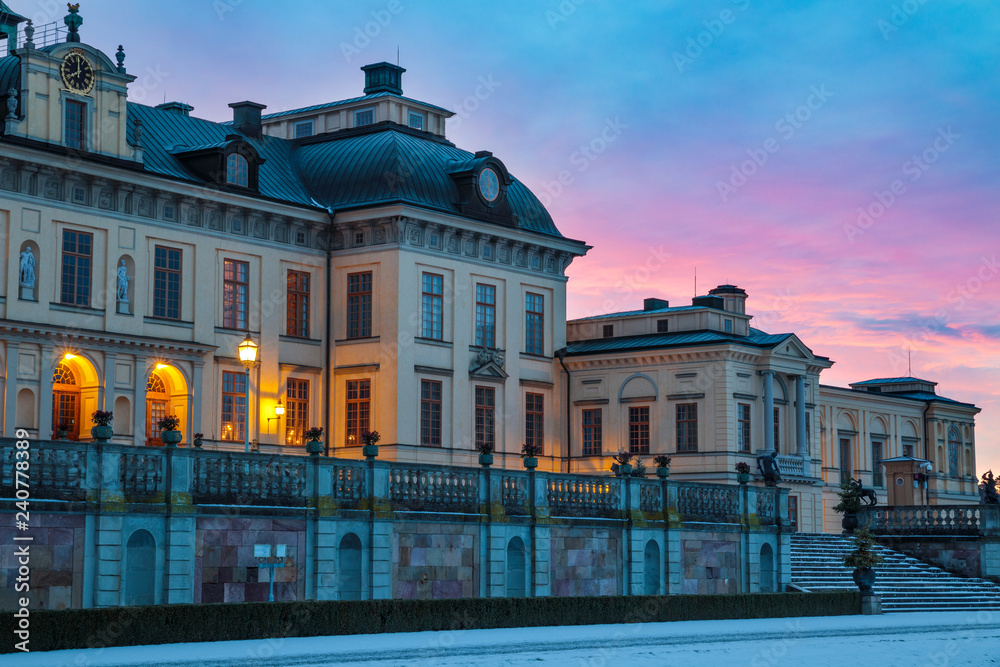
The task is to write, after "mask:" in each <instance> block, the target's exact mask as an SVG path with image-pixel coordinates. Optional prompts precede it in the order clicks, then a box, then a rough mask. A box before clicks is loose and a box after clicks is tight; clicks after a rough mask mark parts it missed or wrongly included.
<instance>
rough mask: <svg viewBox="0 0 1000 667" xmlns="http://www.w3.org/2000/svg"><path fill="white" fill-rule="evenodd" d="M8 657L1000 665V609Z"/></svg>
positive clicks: (11, 660) (104, 663) (299, 662)
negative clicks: (993, 610)
mask: <svg viewBox="0 0 1000 667" xmlns="http://www.w3.org/2000/svg"><path fill="white" fill-rule="evenodd" d="M0 665H18V666H19V667H20V666H22V665H23V666H24V667H34V666H38V667H42V666H44V667H56V666H62V665H66V666H73V667H82V666H87V667H110V666H112V665H131V666H139V665H176V666H184V667H195V665H206V666H208V667H230V666H232V667H248V666H258V665H260V666H268V667H270V666H275V667H279V666H285V665H293V666H296V667H308V666H311V665H317V666H318V665H324V666H325V665H366V666H368V667H378V666H381V665H416V666H421V667H424V666H426V667H432V666H433V667H437V666H439V665H441V666H453V665H475V666H476V667H489V666H492V665H503V666H504V667H508V666H513V665H579V666H581V667H602V666H605V665H629V666H632V665H669V666H673V665H677V666H678V667H703V666H704V667H708V666H711V667H719V666H723V665H726V666H728V665H749V666H750V667H771V666H775V665H788V666H799V665H803V666H808V667H825V666H827V665H830V666H832V665H836V666H837V667H843V666H844V665H875V666H877V667H891V666H895V665H906V666H907V667H910V666H913V667H923V666H925V665H926V666H933V667H944V666H948V667H955V666H957V665H968V666H975V667H983V666H984V665H1000V613H996V612H952V613H935V612H927V613H919V614H893V615H889V616H874V617H872V616H827V617H817V618H775V619H757V620H747V621H684V622H676V623H637V624H622V625H589V626H569V627H547V628H515V629H505V630H458V631H451V632H418V633H406V634H402V633H401V634H387V635H353V636H342V637H307V638H295V639H262V640H255V641H239V642H215V643H205V644H167V645H161V646H134V647H127V648H108V649H89V650H82V651H57V652H51V653H31V654H19V655H4V656H0Z"/></svg>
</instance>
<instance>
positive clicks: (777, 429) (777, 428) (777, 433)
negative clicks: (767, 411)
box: [774, 408, 781, 452]
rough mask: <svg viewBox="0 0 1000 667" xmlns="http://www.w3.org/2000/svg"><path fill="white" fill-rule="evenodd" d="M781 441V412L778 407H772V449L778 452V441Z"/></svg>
mask: <svg viewBox="0 0 1000 667" xmlns="http://www.w3.org/2000/svg"><path fill="white" fill-rule="evenodd" d="M780 442H781V412H780V410H779V409H778V408H775V409H774V451H776V452H780V451H781V448H780V447H778V443H780Z"/></svg>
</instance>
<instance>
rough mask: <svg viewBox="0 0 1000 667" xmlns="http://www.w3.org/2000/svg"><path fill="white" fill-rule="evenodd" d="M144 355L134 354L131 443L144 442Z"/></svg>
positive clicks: (138, 443) (139, 444) (145, 360)
mask: <svg viewBox="0 0 1000 667" xmlns="http://www.w3.org/2000/svg"><path fill="white" fill-rule="evenodd" d="M147 361H148V360H147V357H146V356H145V355H140V354H137V355H135V402H134V403H135V404H134V405H133V406H132V444H134V445H136V446H138V447H141V446H143V445H145V444H146V380H147V378H146V364H147Z"/></svg>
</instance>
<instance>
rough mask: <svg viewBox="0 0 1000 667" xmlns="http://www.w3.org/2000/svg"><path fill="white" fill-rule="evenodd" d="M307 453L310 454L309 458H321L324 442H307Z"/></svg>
mask: <svg viewBox="0 0 1000 667" xmlns="http://www.w3.org/2000/svg"><path fill="white" fill-rule="evenodd" d="M306 452H308V453H309V456H319V455H320V454H322V453H323V441H322V440H306Z"/></svg>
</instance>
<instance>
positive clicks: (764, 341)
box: [566, 328, 792, 356]
mask: <svg viewBox="0 0 1000 667" xmlns="http://www.w3.org/2000/svg"><path fill="white" fill-rule="evenodd" d="M791 335H792V334H787V333H784V334H767V333H764V332H763V331H760V330H759V329H754V328H751V329H750V335H749V336H737V335H735V334H727V333H722V332H720V331H684V332H677V333H657V334H647V335H643V336H616V337H613V338H595V339H592V340H581V341H576V342H572V343H568V344H567V345H566V354H567V355H569V356H575V355H583V354H601V353H604V352H627V351H637V350H660V349H665V348H677V347H690V346H697V345H717V344H720V343H730V344H733V345H744V346H746V347H756V348H762V349H768V348H772V347H776V346H777V345H779V344H780V343H781V342H783V341H785V340H786V339H788V338H789V337H790V336H791Z"/></svg>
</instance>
